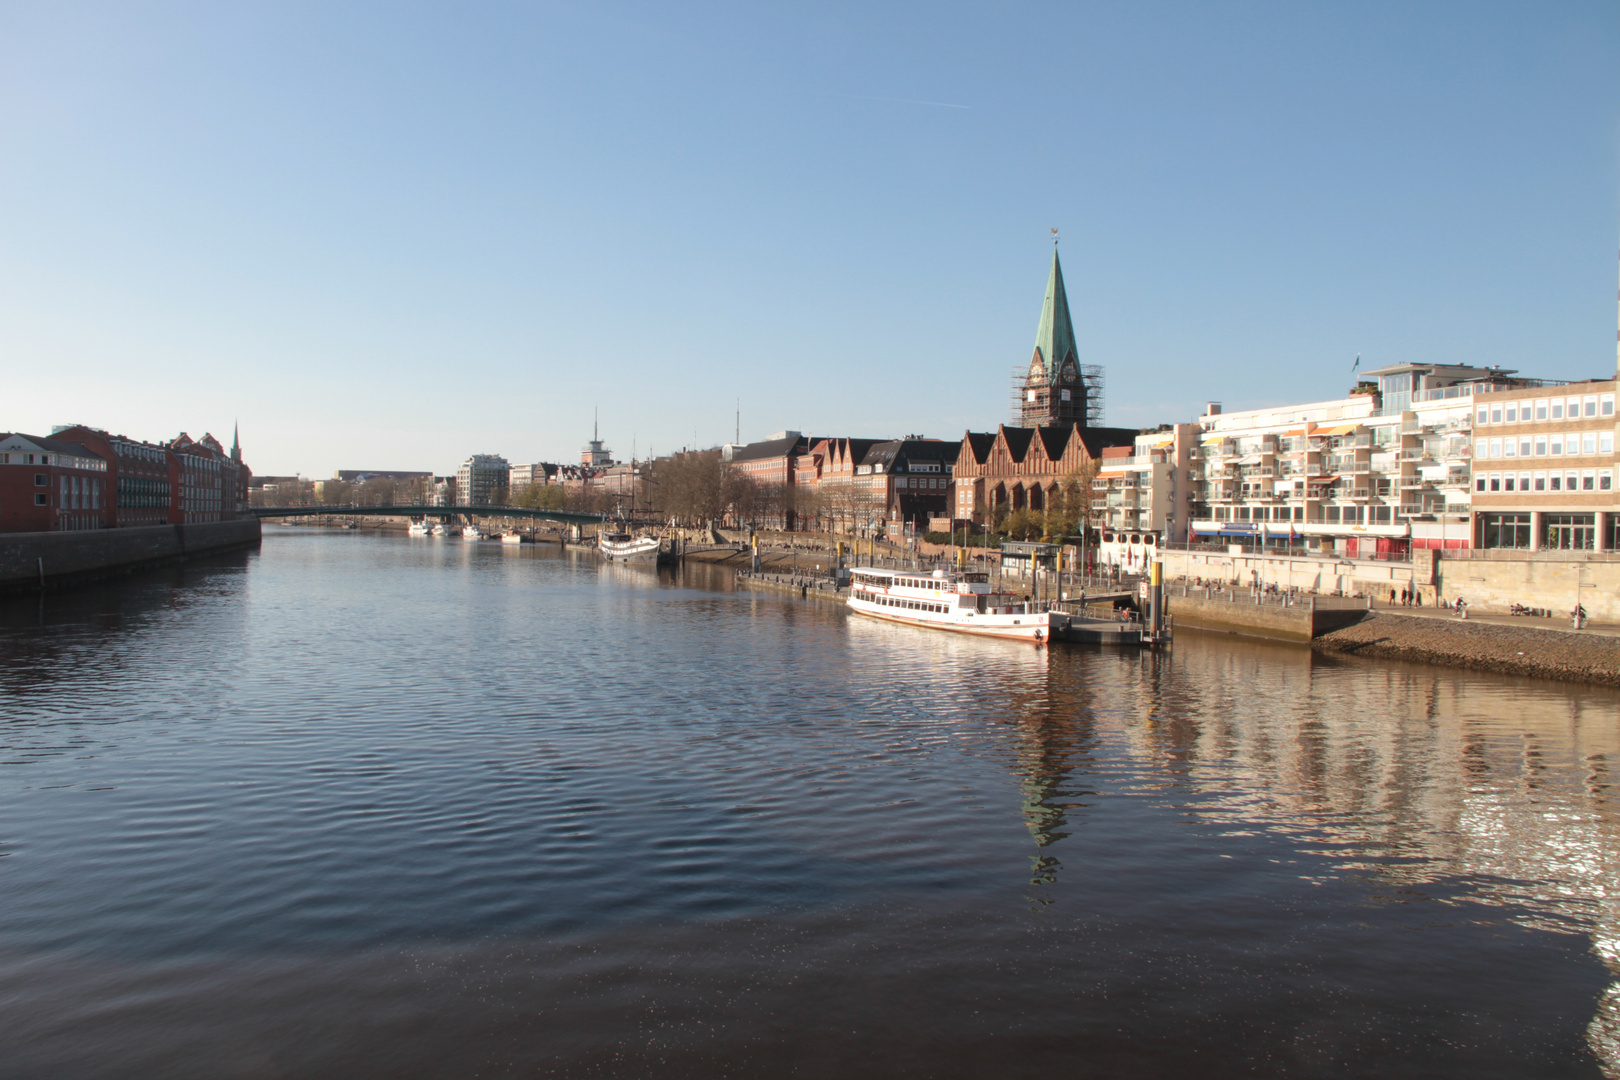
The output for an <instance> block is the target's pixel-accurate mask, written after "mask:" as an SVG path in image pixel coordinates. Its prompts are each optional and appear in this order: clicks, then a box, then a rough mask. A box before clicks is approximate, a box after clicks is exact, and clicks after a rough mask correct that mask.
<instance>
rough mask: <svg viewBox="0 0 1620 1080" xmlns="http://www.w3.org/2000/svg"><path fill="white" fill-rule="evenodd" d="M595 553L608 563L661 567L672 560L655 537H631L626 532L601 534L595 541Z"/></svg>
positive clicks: (670, 554)
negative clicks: (655, 565)
mask: <svg viewBox="0 0 1620 1080" xmlns="http://www.w3.org/2000/svg"><path fill="white" fill-rule="evenodd" d="M596 550H597V553H598V554H600V555H601V556H602V558H604V559H606V560H608V561H609V562H627V563H648V564H657V565H662V564H664V563H667V562H670V561H671V560H672V559H673V553H672V552H670V551H667V550H666V549H665V547H664V542H663V541H662V540H661V539H659V538H658V537H656V536H632V535H631V534H630V533H627V532H611V533H602V534H601V535H600V536H599V537H597V540H596Z"/></svg>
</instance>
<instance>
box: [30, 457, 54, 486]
mask: <svg viewBox="0 0 1620 1080" xmlns="http://www.w3.org/2000/svg"><path fill="white" fill-rule="evenodd" d="M30 457H32V455H30ZM49 484H50V480H49V478H48V477H46V475H45V474H44V473H35V474H34V486H35V487H46V486H48V485H49Z"/></svg>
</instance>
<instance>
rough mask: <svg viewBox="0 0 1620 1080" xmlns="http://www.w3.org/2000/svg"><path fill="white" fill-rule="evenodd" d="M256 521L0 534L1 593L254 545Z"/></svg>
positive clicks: (47, 587)
mask: <svg viewBox="0 0 1620 1080" xmlns="http://www.w3.org/2000/svg"><path fill="white" fill-rule="evenodd" d="M259 537H260V532H259V519H258V518H245V519H242V520H238V521H216V522H208V523H205V524H199V525H144V526H138V527H135V528H128V529H86V530H83V531H78V532H40V533H0V594H15V593H33V592H42V591H49V590H53V589H60V588H66V587H69V586H73V585H79V584H84V583H86V582H90V581H96V580H100V579H102V578H107V577H115V576H118V575H120V574H128V573H133V572H135V571H137V570H143V569H146V568H148V567H152V566H161V565H164V564H166V563H177V562H184V561H185V560H187V559H190V558H194V557H196V556H198V555H205V554H211V553H214V552H219V551H230V550H232V549H236V548H244V547H254V546H257V544H258V543H259Z"/></svg>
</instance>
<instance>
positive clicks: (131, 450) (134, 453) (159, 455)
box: [112, 442, 169, 463]
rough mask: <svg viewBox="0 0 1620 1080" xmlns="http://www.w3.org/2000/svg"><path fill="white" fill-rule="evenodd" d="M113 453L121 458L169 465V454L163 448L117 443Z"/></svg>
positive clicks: (114, 445)
mask: <svg viewBox="0 0 1620 1080" xmlns="http://www.w3.org/2000/svg"><path fill="white" fill-rule="evenodd" d="M112 445H113V453H115V454H117V455H118V456H119V457H127V458H137V459H139V460H141V461H153V462H164V463H167V462H168V460H169V452H168V451H167V450H164V449H163V448H162V447H161V446H144V445H142V444H140V443H127V442H115V443H113V444H112Z"/></svg>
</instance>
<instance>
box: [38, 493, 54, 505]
mask: <svg viewBox="0 0 1620 1080" xmlns="http://www.w3.org/2000/svg"><path fill="white" fill-rule="evenodd" d="M34 505H35V506H49V505H51V497H50V496H49V495H47V494H45V493H44V492H43V491H42V492H40V493H39V494H38V495H35V496H34Z"/></svg>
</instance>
